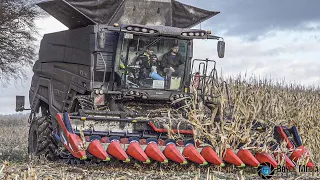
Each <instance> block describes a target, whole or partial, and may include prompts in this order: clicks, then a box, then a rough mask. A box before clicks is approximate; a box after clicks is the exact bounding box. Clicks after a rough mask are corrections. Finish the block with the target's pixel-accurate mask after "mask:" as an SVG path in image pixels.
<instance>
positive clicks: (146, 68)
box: [119, 34, 188, 90]
mask: <svg viewBox="0 0 320 180" xmlns="http://www.w3.org/2000/svg"><path fill="white" fill-rule="evenodd" d="M187 48H188V41H187V40H178V39H173V38H153V37H146V36H140V35H132V34H124V38H123V42H122V48H121V49H122V51H121V52H122V53H121V57H122V58H121V60H120V64H119V65H120V67H122V69H123V72H122V75H123V77H122V80H123V82H124V83H125V84H126V85H127V86H128V87H130V88H142V89H162V90H181V89H182V88H183V77H184V73H185V72H184V70H185V65H186V60H187Z"/></svg>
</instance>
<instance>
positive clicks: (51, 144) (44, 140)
mask: <svg viewBox="0 0 320 180" xmlns="http://www.w3.org/2000/svg"><path fill="white" fill-rule="evenodd" d="M57 148H58V147H57V144H56V141H55V139H54V137H53V135H52V124H51V121H50V119H49V117H48V116H42V117H39V118H36V119H34V120H33V121H32V123H31V126H30V129H29V139H28V153H29V155H32V156H35V157H40V156H44V157H46V158H47V159H48V160H52V161H53V160H55V159H56V155H55V150H56V149H57Z"/></svg>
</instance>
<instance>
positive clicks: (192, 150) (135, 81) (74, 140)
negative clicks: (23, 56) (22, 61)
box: [16, 0, 313, 167]
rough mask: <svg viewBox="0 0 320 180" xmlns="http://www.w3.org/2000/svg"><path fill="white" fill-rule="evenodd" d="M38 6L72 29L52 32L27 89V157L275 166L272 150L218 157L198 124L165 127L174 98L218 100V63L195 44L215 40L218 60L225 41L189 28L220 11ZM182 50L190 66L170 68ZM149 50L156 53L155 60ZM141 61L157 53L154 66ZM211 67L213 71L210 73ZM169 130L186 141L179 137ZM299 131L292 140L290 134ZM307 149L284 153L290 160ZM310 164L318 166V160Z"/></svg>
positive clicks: (158, 3) (177, 6)
mask: <svg viewBox="0 0 320 180" xmlns="http://www.w3.org/2000/svg"><path fill="white" fill-rule="evenodd" d="M38 6H39V7H41V8H42V9H43V10H45V11H46V12H48V13H49V14H50V15H52V16H53V17H55V18H56V19H57V20H59V21H60V22H61V23H63V24H64V25H65V26H67V27H68V28H69V29H68V30H66V31H61V32H55V33H51V34H45V35H44V37H43V39H42V41H41V47H40V51H39V59H38V60H37V61H36V62H35V64H34V67H33V72H34V75H33V78H32V82H31V87H30V91H29V102H30V106H31V114H30V118H29V121H30V123H31V126H30V131H29V147H28V151H29V153H30V154H33V155H35V156H40V155H45V156H46V157H47V158H48V159H51V160H55V159H59V158H68V159H69V160H70V162H81V161H89V160H93V159H94V160H100V161H109V160H110V159H111V158H112V159H116V160H120V161H123V162H129V161H130V160H131V159H135V160H137V161H141V162H143V163H150V162H151V160H152V161H157V162H161V163H168V161H173V162H176V163H179V164H187V163H188V162H192V163H196V164H200V165H207V164H208V163H211V164H214V165H218V166H221V167H223V166H225V163H229V164H233V165H236V166H238V167H244V166H246V165H247V166H254V167H258V166H259V165H261V164H269V165H270V164H271V165H272V166H274V167H275V166H277V162H276V161H275V160H274V158H273V157H272V155H270V154H267V153H251V152H250V151H249V150H246V149H239V150H232V149H226V150H225V153H224V155H223V157H219V156H218V155H217V153H216V152H215V149H214V147H212V146H210V142H208V143H206V144H205V145H204V144H201V143H198V142H194V141H192V139H193V132H194V131H193V127H192V126H190V125H188V124H183V123H181V124H179V125H180V126H179V128H178V127H177V126H172V127H170V128H168V127H165V126H163V123H161V119H163V118H164V116H165V114H164V113H162V112H163V111H161V110H162V109H168V108H169V109H170V108H177V107H179V106H182V105H183V104H179V103H174V102H175V101H176V100H177V99H180V98H185V99H187V98H190V99H192V98H194V93H193V91H192V89H194V88H195V89H196V91H197V92H198V93H197V97H196V98H198V99H201V101H203V102H204V104H210V103H212V96H211V95H210V96H207V95H205V92H206V88H205V83H207V82H214V81H215V80H216V79H217V72H216V69H215V64H216V62H215V61H214V60H209V59H204V60H200V59H193V40H194V39H212V40H217V41H218V43H217V52H218V56H219V58H223V57H224V51H225V42H224V41H223V38H221V37H218V36H214V35H211V32H210V31H205V30H200V29H190V28H191V27H194V26H196V25H197V24H199V23H201V22H203V21H205V20H207V19H209V18H211V17H213V16H215V15H217V14H218V13H219V12H212V11H207V10H203V9H199V8H196V7H193V6H189V5H185V4H182V3H180V2H177V1H174V0H152V1H151V0H100V1H95V0H81V1H75V0H48V1H43V2H41V3H38ZM177 46H178V47H179V53H180V55H181V56H180V59H182V61H183V63H182V64H178V65H177V66H176V67H174V68H172V67H171V68H170V65H171V64H170V62H169V63H162V62H161V61H162V60H164V59H165V58H163V57H164V56H166V53H167V52H170V50H171V48H172V47H177ZM150 50H153V51H154V54H153V55H150V56H149V55H147V54H146V53H147V52H150ZM154 55H157V57H158V59H157V60H156V61H152V60H153V57H154ZM167 55H168V54H167ZM141 57H143V58H144V60H146V59H147V60H148V57H150V58H149V62H147V63H149V64H147V65H145V64H146V62H145V61H144V60H143V58H141ZM166 57H168V56H166ZM170 58H171V57H170V56H169V59H170ZM142 61H143V62H142ZM151 61H152V62H151ZM196 64H198V66H197V65H196ZM166 65H168V66H167V67H166ZM209 69H213V70H212V71H210V72H209V73H208V72H207V71H209ZM194 70H195V73H193V72H194ZM24 99H25V98H24V97H23V96H17V102H16V104H17V107H16V111H23V110H25V108H24V101H25V100H24ZM209 109H210V108H209ZM183 116H184V117H186V118H187V114H184V115H183ZM277 128H278V129H277V130H276V131H275V132H276V134H279V136H278V137H279V142H281V141H282V140H286V141H287V142H289V144H290V147H289V148H291V149H295V148H300V149H303V146H302V144H301V143H300V142H301V141H300V140H299V135H298V134H297V132H296V131H294V132H291V131H289V130H286V128H284V127H277ZM286 132H289V133H286ZM169 133H179V134H180V135H181V136H182V137H183V138H184V139H183V140H179V141H176V140H175V139H171V138H170V137H169V136H168V134H169ZM292 134H294V135H295V137H296V138H295V139H290V138H288V137H289V136H290V135H292ZM297 141H298V143H293V142H297ZM293 144H294V145H293ZM235 151H237V153H235ZM303 153H304V152H303ZM303 153H301V151H293V153H292V155H290V158H288V157H287V156H286V155H285V157H286V160H287V161H288V163H287V165H288V166H291V165H292V164H293V163H292V161H291V160H293V161H296V160H297V158H300V157H301V156H302V154H303ZM309 165H310V167H311V166H313V164H312V162H311V161H309ZM293 166H294V164H293Z"/></svg>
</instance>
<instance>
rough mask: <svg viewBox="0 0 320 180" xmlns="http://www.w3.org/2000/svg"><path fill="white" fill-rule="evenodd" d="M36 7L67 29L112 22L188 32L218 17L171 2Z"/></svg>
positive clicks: (66, 1)
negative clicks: (168, 27) (171, 27)
mask: <svg viewBox="0 0 320 180" xmlns="http://www.w3.org/2000/svg"><path fill="white" fill-rule="evenodd" d="M38 6H40V7H41V8H42V9H44V10H45V11H47V12H48V13H49V14H50V15H52V16H53V17H54V18H56V19H57V20H59V21H60V22H61V23H63V24H64V25H65V26H67V27H68V28H70V29H75V28H80V27H85V26H87V25H93V24H98V23H99V24H107V25H112V24H114V23H115V22H117V23H120V24H141V25H157V26H158V25H160V26H161V25H162V26H173V27H178V28H191V27H193V26H195V25H197V24H199V23H201V22H202V21H205V20H207V19H209V18H211V17H213V16H215V15H217V14H218V13H219V12H213V11H207V10H203V9H200V8H197V7H193V6H189V5H186V4H183V3H180V2H178V1H175V0H99V1H98V0H46V1H43V2H40V3H38Z"/></svg>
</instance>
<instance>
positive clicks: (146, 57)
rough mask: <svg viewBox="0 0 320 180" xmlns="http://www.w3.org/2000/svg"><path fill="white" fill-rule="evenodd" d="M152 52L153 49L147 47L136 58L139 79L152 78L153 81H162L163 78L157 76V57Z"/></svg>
mask: <svg viewBox="0 0 320 180" xmlns="http://www.w3.org/2000/svg"><path fill="white" fill-rule="evenodd" d="M153 51H154V48H152V47H148V48H147V49H146V52H145V53H143V54H141V55H140V56H139V57H138V58H137V64H138V65H140V78H147V77H152V78H153V79H159V80H163V78H162V77H160V76H159V75H158V74H157V67H158V66H159V61H158V57H157V55H155V54H153ZM153 75H155V76H153Z"/></svg>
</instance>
